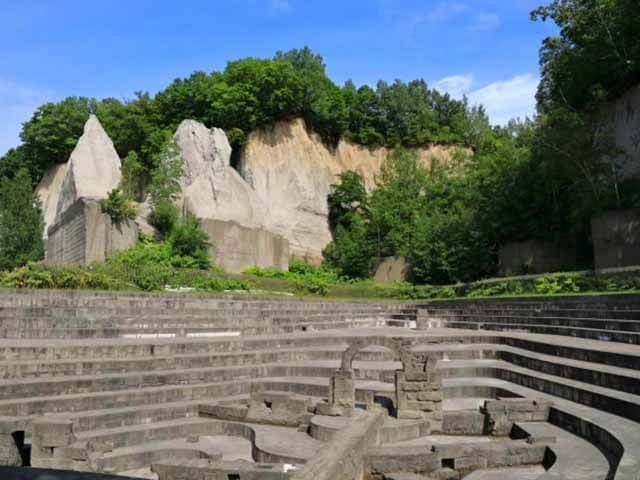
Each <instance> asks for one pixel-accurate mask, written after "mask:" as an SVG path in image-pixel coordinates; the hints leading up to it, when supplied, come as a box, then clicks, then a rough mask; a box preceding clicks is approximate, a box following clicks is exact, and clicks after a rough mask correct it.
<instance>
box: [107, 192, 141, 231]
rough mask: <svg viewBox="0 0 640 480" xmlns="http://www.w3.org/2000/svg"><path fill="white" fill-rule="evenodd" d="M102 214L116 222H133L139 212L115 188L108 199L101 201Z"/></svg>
mask: <svg viewBox="0 0 640 480" xmlns="http://www.w3.org/2000/svg"><path fill="white" fill-rule="evenodd" d="M100 206H101V208H102V212H103V213H106V214H107V215H109V216H110V217H111V220H112V221H114V222H116V223H117V222H121V221H123V220H133V219H134V218H136V215H137V214H138V210H137V208H136V206H135V204H133V202H131V201H130V200H128V199H127V197H126V196H125V195H124V194H123V193H122V190H120V189H119V188H114V189H113V190H111V191H110V192H109V194H108V195H107V198H105V199H103V200H101V201H100Z"/></svg>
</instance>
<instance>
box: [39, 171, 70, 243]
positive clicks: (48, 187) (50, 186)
mask: <svg viewBox="0 0 640 480" xmlns="http://www.w3.org/2000/svg"><path fill="white" fill-rule="evenodd" d="M66 171H67V164H66V163H59V164H57V165H53V166H52V167H49V169H48V170H47V171H46V172H45V174H44V176H43V177H42V180H40V183H39V184H38V186H37V187H36V196H37V197H38V199H40V203H41V204H42V214H43V217H44V238H47V231H48V230H49V227H50V226H51V225H53V223H54V221H55V219H56V210H57V208H58V200H59V198H60V191H61V190H62V182H63V180H64V176H65V173H66Z"/></svg>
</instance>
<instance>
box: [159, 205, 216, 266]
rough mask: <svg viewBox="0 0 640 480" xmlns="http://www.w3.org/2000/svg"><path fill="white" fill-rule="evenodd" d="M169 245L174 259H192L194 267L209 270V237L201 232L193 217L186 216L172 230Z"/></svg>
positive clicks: (168, 239) (168, 240)
mask: <svg viewBox="0 0 640 480" xmlns="http://www.w3.org/2000/svg"><path fill="white" fill-rule="evenodd" d="M167 243H168V245H169V248H170V249H171V255H172V256H173V257H190V258H192V259H193V260H194V262H193V267H195V268H203V269H205V268H209V267H210V266H211V261H210V260H209V246H210V245H211V244H210V243H209V237H207V234H206V233H204V232H203V231H202V230H200V225H199V224H198V220H197V219H196V218H195V217H194V216H193V215H186V216H185V217H184V218H183V219H182V220H181V221H179V222H178V223H177V224H176V225H175V226H174V227H173V229H172V230H171V233H170V234H169V237H168V238H167Z"/></svg>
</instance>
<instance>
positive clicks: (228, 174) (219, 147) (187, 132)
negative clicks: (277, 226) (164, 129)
mask: <svg viewBox="0 0 640 480" xmlns="http://www.w3.org/2000/svg"><path fill="white" fill-rule="evenodd" d="M174 140H175V142H176V145H177V147H178V151H179V154H180V157H181V159H182V161H183V166H184V174H183V176H182V178H181V179H180V185H181V187H182V194H181V203H182V205H183V206H184V208H185V209H186V210H188V211H190V212H191V213H193V214H194V215H195V216H196V217H198V218H200V219H213V220H221V221H233V222H236V223H238V224H240V225H242V226H244V227H248V228H263V227H265V226H268V224H269V218H268V214H267V209H266V207H265V205H264V203H263V202H262V200H261V199H260V198H258V196H257V195H256V192H255V191H254V190H253V189H252V188H251V186H250V185H249V184H248V183H247V182H245V181H244V180H243V179H242V177H241V176H240V175H239V174H238V172H237V171H236V170H235V169H233V168H232V167H231V146H230V145H229V142H228V140H227V136H226V135H225V133H224V131H223V130H221V129H219V128H212V129H211V130H210V129H208V128H207V127H205V126H204V125H203V124H201V123H199V122H196V121H194V120H185V121H183V122H182V123H181V124H180V126H179V127H178V130H177V131H176V133H175V135H174Z"/></svg>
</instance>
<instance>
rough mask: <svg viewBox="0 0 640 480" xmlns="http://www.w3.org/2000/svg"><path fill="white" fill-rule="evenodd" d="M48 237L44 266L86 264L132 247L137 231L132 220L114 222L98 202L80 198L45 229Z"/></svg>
mask: <svg viewBox="0 0 640 480" xmlns="http://www.w3.org/2000/svg"><path fill="white" fill-rule="evenodd" d="M48 236H49V238H48V239H47V242H46V247H47V252H46V259H45V261H46V262H47V263H49V264H53V265H60V264H81V265H87V264H89V263H91V262H94V261H104V260H105V258H107V257H108V256H109V255H111V254H112V253H114V252H117V251H119V250H124V249H126V248H128V247H130V246H131V245H133V244H134V243H135V242H136V239H137V238H138V229H137V227H136V225H135V223H134V222H132V221H126V220H125V221H122V222H119V223H114V222H113V221H112V220H111V217H109V215H107V214H105V213H102V208H101V206H100V203H99V202H97V201H95V200H86V199H80V200H78V201H77V202H75V203H74V204H73V205H71V207H69V208H68V209H67V210H66V211H65V212H64V213H63V214H62V215H61V216H60V218H59V219H58V221H57V222H56V223H55V224H54V225H53V226H51V228H49V232H48Z"/></svg>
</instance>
